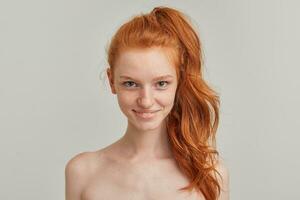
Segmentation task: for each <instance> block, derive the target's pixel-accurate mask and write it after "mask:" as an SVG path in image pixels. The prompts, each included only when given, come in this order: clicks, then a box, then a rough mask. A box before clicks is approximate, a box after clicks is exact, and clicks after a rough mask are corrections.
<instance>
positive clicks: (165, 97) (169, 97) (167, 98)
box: [160, 90, 175, 106]
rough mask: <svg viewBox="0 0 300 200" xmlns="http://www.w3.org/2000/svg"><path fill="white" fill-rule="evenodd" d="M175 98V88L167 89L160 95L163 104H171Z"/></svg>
mask: <svg viewBox="0 0 300 200" xmlns="http://www.w3.org/2000/svg"><path fill="white" fill-rule="evenodd" d="M174 99H175V90H174V91H169V92H166V93H164V94H162V95H161V97H160V102H161V103H162V104H164V105H166V106H167V105H171V104H172V105H173V103H174Z"/></svg>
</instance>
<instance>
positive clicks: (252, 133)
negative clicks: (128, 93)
mask: <svg viewBox="0 0 300 200" xmlns="http://www.w3.org/2000/svg"><path fill="white" fill-rule="evenodd" d="M160 5H162V6H163V5H164V6H170V7H173V8H176V9H179V10H181V11H182V12H184V13H186V14H187V15H188V16H189V17H190V18H191V20H192V23H193V24H194V26H195V27H197V31H198V32H199V36H200V40H201V41H202V43H203V50H204V59H205V68H204V73H205V78H206V80H207V81H208V82H209V84H210V85H211V86H212V87H213V88H214V89H215V90H216V91H218V92H219V94H220V96H221V109H220V114H221V116H220V117H221V120H220V125H219V129H218V136H217V139H218V140H217V144H218V150H219V152H220V154H221V155H222V157H223V159H224V160H225V163H226V164H227V167H228V168H229V171H230V189H231V192H230V193H231V195H230V196H231V199H232V200H241V199H243V200H252V199H259V200H265V199H272V200H282V199H300V193H299V189H298V187H299V185H300V176H299V169H300V161H299V155H298V154H299V153H300V148H299V140H300V136H299V134H300V131H299V122H300V121H299V113H300V106H299V103H300V94H299V91H300V90H299V88H300V80H299V74H300V69H299V68H300V61H299V57H300V54H299V46H300V37H299V35H300V27H299V24H300V23H299V19H300V13H299V8H300V3H299V1H296V0H295V1H292V0H286V1H283V0H254V1H250V0H248V1H246V0H198V1H196V0H194V1H180V0H177V1H175V0H174V1H138V0H130V1H129V0H127V1H121V0H120V1H116V0H110V1H100V0H98V1H96V0H86V1H83V0H27V1H21V0H19V1H17V0H11V1H8V0H7V1H3V0H1V1H0V67H1V68H0V134H1V138H0V158H1V159H0V162H1V165H0V169H1V170H0V199H5V200H17V199H28V200H32V199H36V200H38V199H39V200H40V199H43V200H52V199H64V189H65V188H64V187H65V185H64V184H65V182H64V169H65V165H66V163H67V161H68V160H70V159H71V158H72V157H73V156H75V155H76V154H78V153H80V152H85V151H94V150H98V149H100V148H103V147H105V146H107V145H109V144H111V143H113V142H114V141H115V140H117V139H118V138H120V137H121V136H122V135H123V133H124V131H125V128H126V118H125V116H124V115H123V114H122V112H121V111H120V109H119V106H118V104H117V100H116V96H114V95H112V94H111V93H110V90H109V85H108V82H107V79H106V77H105V73H103V70H104V69H105V68H106V67H107V61H106V53H105V48H106V47H107V45H108V43H109V41H110V39H111V37H112V35H113V34H114V33H115V31H116V30H117V28H118V27H119V26H120V25H121V24H122V23H124V22H125V21H127V20H128V19H130V17H132V16H134V15H136V14H140V13H146V12H150V11H151V10H152V9H153V8H154V7H155V6H160Z"/></svg>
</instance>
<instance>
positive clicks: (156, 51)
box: [107, 48, 177, 131]
mask: <svg viewBox="0 0 300 200" xmlns="http://www.w3.org/2000/svg"><path fill="white" fill-rule="evenodd" d="M166 51H167V49H164V48H150V49H130V50H127V51H124V52H123V53H121V55H120V56H119V58H118V60H117V61H116V64H115V69H114V74H111V73H110V71H109V70H108V72H107V75H108V77H109V79H110V86H111V89H112V92H113V93H114V94H117V98H118V103H119V106H120V109H121V111H122V112H123V113H124V114H125V116H126V117H127V118H128V122H129V123H131V125H133V126H134V127H135V128H137V129H139V130H144V131H146V130H153V129H156V128H159V127H160V126H161V125H162V122H163V121H164V119H165V118H166V117H167V115H168V114H169V112H170V111H171V109H172V107H173V104H174V98H175V93H176V88H177V77H176V70H175V66H174V64H173V63H172V61H171V59H170V58H169V57H168V56H167V55H168V54H167V53H166ZM112 76H113V82H112Z"/></svg>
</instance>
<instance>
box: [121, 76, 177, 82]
mask: <svg viewBox="0 0 300 200" xmlns="http://www.w3.org/2000/svg"><path fill="white" fill-rule="evenodd" d="M120 78H124V79H131V80H134V78H131V77H130V76H120ZM165 78H173V76H172V75H163V76H158V77H156V78H154V79H153V80H154V81H155V80H160V79H165Z"/></svg>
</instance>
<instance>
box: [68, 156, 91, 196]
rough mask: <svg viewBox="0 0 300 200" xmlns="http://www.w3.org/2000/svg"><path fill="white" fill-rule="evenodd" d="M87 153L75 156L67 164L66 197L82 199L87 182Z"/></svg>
mask: <svg viewBox="0 0 300 200" xmlns="http://www.w3.org/2000/svg"><path fill="white" fill-rule="evenodd" d="M84 157H85V153H81V154H78V155H76V156H75V157H73V158H72V159H71V160H69V161H68V163H67V164H66V166H65V199H66V200H80V199H81V197H80V196H81V193H82V190H83V187H84V184H85V182H86V163H85V159H84Z"/></svg>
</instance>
